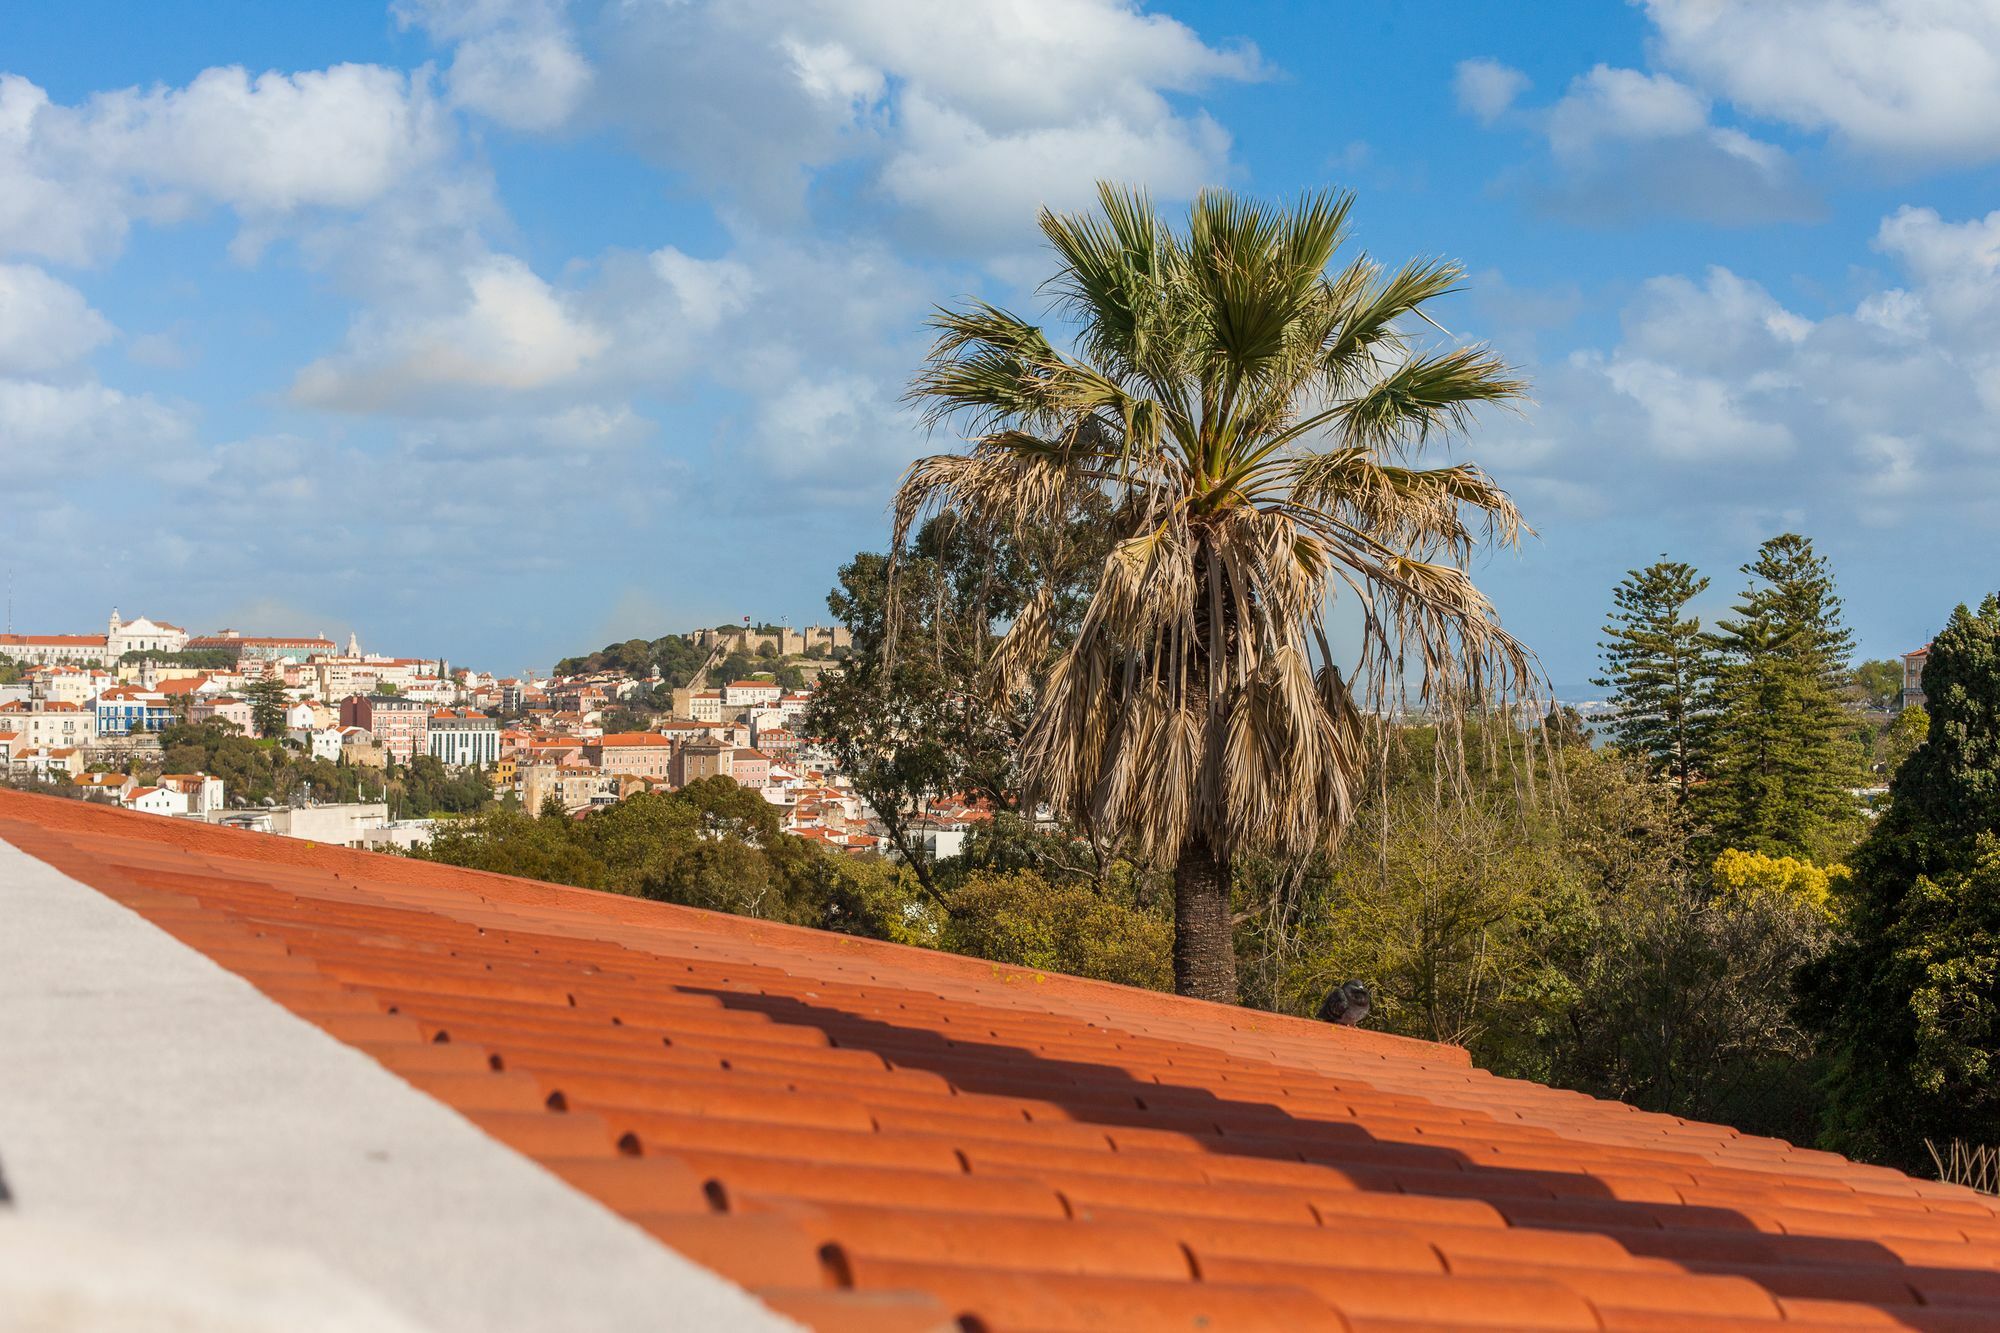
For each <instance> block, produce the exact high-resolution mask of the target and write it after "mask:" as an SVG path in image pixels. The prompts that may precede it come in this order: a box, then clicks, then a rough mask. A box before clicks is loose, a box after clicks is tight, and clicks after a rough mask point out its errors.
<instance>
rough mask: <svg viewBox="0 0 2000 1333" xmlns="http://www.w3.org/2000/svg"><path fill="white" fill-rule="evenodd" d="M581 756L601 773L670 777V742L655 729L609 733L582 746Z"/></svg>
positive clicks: (671, 755)
mask: <svg viewBox="0 0 2000 1333" xmlns="http://www.w3.org/2000/svg"><path fill="white" fill-rule="evenodd" d="M583 757H584V760H585V762H587V763H589V764H590V765H592V766H593V767H595V768H597V769H598V770H600V771H602V772H605V773H628V774H631V775H632V776H633V777H641V778H671V777H672V775H673V759H674V744H673V742H672V741H670V740H668V739H667V738H666V737H665V736H662V735H661V734H659V733H658V732H656V731H628V732H613V733H611V734H610V735H607V736H602V737H599V738H598V739H597V740H596V741H594V742H592V743H590V744H588V745H586V746H584V747H583Z"/></svg>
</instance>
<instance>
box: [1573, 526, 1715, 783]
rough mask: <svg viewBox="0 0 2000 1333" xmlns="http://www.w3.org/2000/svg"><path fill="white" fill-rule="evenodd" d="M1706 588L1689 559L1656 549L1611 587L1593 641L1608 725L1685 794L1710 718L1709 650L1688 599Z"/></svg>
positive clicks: (1711, 664)
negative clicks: (1600, 658)
mask: <svg viewBox="0 0 2000 1333" xmlns="http://www.w3.org/2000/svg"><path fill="white" fill-rule="evenodd" d="M1707 587H1708V580H1707V579H1705V578H1703V577H1701V575H1700V574H1698V573H1696V572H1695V568H1694V566H1692V565H1687V564H1683V563H1681V562H1680V561H1677V560H1668V559H1666V558H1665V557H1664V556H1662V557H1661V558H1660V559H1659V560H1657V561H1655V562H1654V563H1652V564H1650V565H1648V566H1647V567H1646V568H1644V569H1635V570H1633V571H1631V572H1630V573H1628V574H1627V575H1626V576H1625V579H1624V581H1623V582H1622V583H1620V584H1619V585H1618V586H1617V588H1616V589H1614V590H1613V591H1612V594H1611V597H1612V601H1613V603H1614V604H1615V608H1616V609H1614V610H1613V611H1612V613H1611V622H1610V623H1609V624H1607V625H1606V626H1605V627H1604V634H1605V639H1604V642H1603V643H1601V644H1599V645H1598V647H1599V649H1600V650H1601V651H1602V652H1603V654H1604V675H1603V677H1602V678H1601V679H1598V680H1596V681H1594V682H1592V683H1593V684H1596V685H1600V686H1603V687H1605V688H1607V689H1610V690H1611V691H1612V698H1611V701H1612V704H1613V705H1614V706H1615V707H1616V708H1617V710H1618V712H1617V714H1616V715H1615V716H1614V717H1613V719H1612V721H1611V724H1610V727H1609V731H1610V733H1611V738H1612V740H1613V741H1614V742H1616V744H1617V745H1618V747H1619V748H1620V749H1621V750H1624V751H1625V752H1626V753H1627V754H1630V755H1633V756H1635V757H1638V758H1640V759H1642V760H1643V761H1644V762H1645V763H1646V765H1647V767H1648V768H1649V769H1650V770H1651V772H1652V773H1653V775H1654V776H1655V777H1662V778H1665V779H1667V780H1668V781H1670V782H1672V783H1673V784H1674V787H1675V789H1676V790H1677V791H1678V793H1679V795H1680V796H1681V797H1682V798H1683V799H1685V798H1686V796H1687V794H1688V791H1689V788H1690V786H1691V785H1692V783H1693V781H1694V779H1695V777H1696V776H1697V775H1698V774H1699V772H1700V770H1701V762H1702V752H1703V750H1704V749H1705V747H1706V744H1707V739H1708V733H1709V730H1710V726H1711V724H1712V722H1713V718H1714V653H1713V651H1712V650H1711V649H1710V647H1709V646H1708V643H1707V641H1706V639H1705V638H1704V637H1703V635H1702V632H1701V620H1700V619H1699V618H1698V617H1695V616H1690V615H1687V614H1686V611H1687V606H1688V603H1689V602H1691V601H1693V600H1694V599H1695V598H1696V597H1699V596H1700V595H1701V594H1702V592H1703V591H1704V590H1706V589H1707Z"/></svg>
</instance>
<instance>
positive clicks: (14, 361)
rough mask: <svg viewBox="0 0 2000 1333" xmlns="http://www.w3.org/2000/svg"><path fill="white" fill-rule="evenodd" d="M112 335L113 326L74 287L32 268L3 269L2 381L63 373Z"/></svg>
mask: <svg viewBox="0 0 2000 1333" xmlns="http://www.w3.org/2000/svg"><path fill="white" fill-rule="evenodd" d="M111 333H112V329H111V324H110V321H108V320H106V319H105V318H104V316H102V315H100V314H98V313H97V312H96V311H95V310H92V309H91V308H90V303H89V302H88V301H86V300H84V299H83V293H82V292H79V291H78V290H77V289H76V288H74V287H72V286H70V285H69V284H68V283H66V282H61V281H58V280H57V279H55V278H52V277H50V276H49V275H48V274H47V273H44V272H43V271H42V270H41V269H39V268H36V267H34V266H33V265H32V264H0V375H6V374H31V375H32V374H40V373H43V372H47V371H52V370H59V369H61V368H63V367H65V366H68V365H70V364H72V363H74V362H76V361H79V360H81V359H82V358H83V357H84V356H85V355H87V354H88V353H89V352H90V351H91V350H92V349H93V348H95V347H97V346H99V345H100V344H102V343H103V342H104V341H105V340H106V339H107V338H109V337H110V336H111Z"/></svg>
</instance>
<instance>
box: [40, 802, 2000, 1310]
mask: <svg viewBox="0 0 2000 1333" xmlns="http://www.w3.org/2000/svg"><path fill="white" fill-rule="evenodd" d="M0 998H4V1002H5V1013H6V1015H7V1017H6V1018H5V1019H4V1020H0V1042H4V1044H0V1060H4V1062H5V1063H4V1066H0V1068H4V1070H5V1073H4V1076H0V1171H3V1172H4V1179H5V1193H4V1196H0V1197H10V1202H8V1203H5V1204H0V1326H4V1327H8V1328H13V1327H18V1326H20V1325H14V1324H9V1323H8V1319H9V1318H10V1317H11V1314H12V1313H18V1312H20V1311H27V1312H28V1319H29V1323H28V1324H27V1325H26V1326H28V1327H51V1328H54V1327H61V1328H72V1327H77V1328H82V1327H97V1326H111V1325H112V1323H113V1322H114V1320H115V1319H116V1318H119V1317H125V1318H128V1319H129V1318H130V1317H131V1316H132V1315H133V1314H134V1313H135V1312H137V1313H141V1314H148V1315H152V1316H154V1317H156V1318H157V1317H158V1316H159V1315H160V1314H161V1312H162V1311H171V1312H175V1313H176V1314H178V1315H179V1316H182V1317H183V1318H184V1322H183V1323H182V1324H173V1325H165V1324H159V1323H156V1324H149V1325H145V1326H146V1327H156V1326H172V1327H183V1326H185V1327H190V1328H193V1327H226V1328H230V1329H232V1330H234V1329H239V1328H242V1329H251V1328H256V1329H264V1328H269V1329H273V1330H276V1329H281V1328H286V1329H295V1328H311V1329H314V1330H331V1329H341V1330H346V1329H354V1330H361V1329H384V1330H391V1331H392V1333H397V1331H400V1330H431V1331H442V1330H466V1331H467V1333H473V1331H474V1330H479V1331H482V1333H483V1331H484V1330H505V1329H522V1330H529V1329H535V1330H560V1329H579V1330H582V1329H588V1330H593V1333H595V1331H597V1330H610V1329H626V1328H630V1329H641V1328H653V1329H667V1328H674V1329H679V1328H685V1329H735V1328H743V1329H766V1328H768V1329H796V1328H810V1329H822V1330H853V1331H854V1333H918V1331H922V1333H933V1331H937V1330H953V1331H957V1333H968V1331H974V1330H977V1331H982V1333H1002V1331H1003V1330H1007V1331H1012V1330H1022V1331H1026V1330H1037V1331H1040V1333H1051V1331H1053V1330H1072V1331H1075V1333H1107V1331H1108V1330H1126V1329H1131V1330H1204V1331H1205V1333H1221V1331H1223V1330H1253V1329H1255V1330H1284V1331H1285V1333H1297V1331H1298V1330H1319V1329H1326V1330H1353V1331H1354V1333H1419V1330H1457V1329H1472V1328H1507V1329H1614V1330H1658V1329H1700V1330H1707V1331H1708V1333H1722V1331H1724V1330H1739V1329H1740V1330H1772V1331H1775V1330H1781V1329H1782V1330H1793V1331H1796V1330H1805V1329H1823V1330H1837V1329H1838V1330H1852V1329H1857V1328H1905V1329H1919V1330H1938V1331H1939V1333H1944V1331H1945V1330H1953V1331H1958V1330H1967V1331H1969V1330H1991V1329H1996V1328H2000V1201H1996V1200H1994V1199H1992V1198H1988V1197H1983V1196H1980V1195H1977V1194H1974V1193H1972V1192H1970V1191H1967V1190H1964V1189H1959V1188H1956V1187H1950V1186H1945V1185H1940V1184H1934V1183H1930V1182H1925V1181H1919V1180H1913V1179H1911V1178H1909V1177H1907V1176H1904V1175H1901V1174H1899V1173H1897V1172H1895V1171H1890V1170H1886V1169H1881V1168H1876V1167H1868V1166H1861V1165H1857V1164H1855V1163H1853V1162H1850V1161H1846V1160H1844V1159H1842V1158H1839V1157H1836V1156H1832V1155H1829V1154H1827V1153H1823V1152H1815V1151H1811V1150H1808V1149H1804V1148H1797V1147H1794V1146H1792V1145H1790V1144H1787V1143H1782V1142H1777V1141H1773V1140H1769V1139H1758V1138H1750V1137H1746V1136H1744V1135H1741V1134H1739V1133H1737V1132H1735V1131H1734V1130H1731V1129H1728V1128H1725V1127H1723V1126H1719V1125H1706V1124H1696V1123H1691V1122H1688V1121H1684V1120H1678V1119H1673V1118H1670V1117H1666V1116H1660V1115H1652V1114H1646V1113H1642V1112H1639V1111H1636V1110H1633V1109H1631V1108H1630V1107H1626V1106H1623V1105H1619V1104H1617V1103H1612V1102H1604V1101H1597V1100H1593V1099H1592V1098H1589V1097H1585V1096H1582V1095H1580V1094H1576V1093H1571V1092H1562V1091H1557V1090H1554V1089H1550V1088H1546V1087H1542V1086H1539V1085H1536V1084H1533V1083H1523V1082H1514V1081H1509V1080H1505V1079H1499V1078H1495V1077H1492V1076H1491V1075H1488V1074H1486V1073H1483V1072H1481V1071H1480V1070H1478V1069H1475V1068H1473V1067H1472V1066H1471V1064H1470V1063H1469V1061H1468V1059H1467V1057H1466V1054H1465V1052H1464V1051H1462V1050H1460V1049H1458V1048H1455V1047H1450V1046H1438V1045H1430V1044H1425V1043H1419V1042H1413V1041H1406V1040H1402V1039H1398V1038H1393V1037H1388V1036H1383V1035H1380V1034H1375V1033H1370V1032H1367V1031H1365V1030H1358V1029H1348V1028H1333V1027H1329V1026H1326V1025H1322V1024H1316V1023H1311V1022H1305V1021H1302V1020H1297V1019H1292V1018H1287V1017H1279V1016H1274V1015H1270V1014H1263V1013H1258V1012H1254V1011H1250V1010H1244V1009H1234V1008H1227V1007H1221V1006H1217V1005H1211V1004H1205V1003H1201V1002H1198V1001H1192V1000H1183V999H1178V998H1174V997H1170V996H1165V995H1158V994H1153V993H1150V992H1144V991H1136V990H1130V989H1126V988H1123V987H1119V986H1113V985H1108V984H1102V983H1097V982H1086V981H1079V980H1074V979H1069V978H1064V977H1059V976H1051V975H1047V974H1043V973H1038V972H1033V971H1027V970H1022V969H1018V968H1010V967H1004V966H997V965H993V964H989V963H985V962H979V961H975V960H971V959H965V958H958V957H953V956H950V955H946V954H939V953H931V952H925V951H921V950H916V949H908V948H902V947H898V946H894V945H888V944H880V943H874V942H870V941H864V940H859V939H854V938H849V937H845V936H839V935H831V934H822V933H819V932H815V931H809V930H802V929H797V928H792V927H786V926H777V925H771V924H767V923H763V922H758V921H754V920H748V919H741V918H733V917H727V916H719V915H715V914H711V913H706V912H700V911H694V910H690V909H684V908H679V907H673V906H668V905H663V904H658V903H650V902H644V901H639V900H635V899H630V898H622V897H617V896H611V895H605V894H598V893H591V892H586V891H583V890H578V889H569V888H561V887H556V886H553V885H548V884H541V883H535V882H531V881H526V880H518V879H510V878H505V877H501V876H495V875H488V874H482V873H477V872H472V871H463V870H455V869H449V868H443V867H439V866H435V865H431V864H428V863H424V862H420V861H413V860H407V859H402V858H398V857H393V856H382V855H372V854H368V853H362V852H354V851H348V850H344V849H338V848H329V847H318V846H314V845H312V844H309V843H304V842H298V841H292V840H288V839H283V838H278V837H273V836H270V835H264V834H258V833H251V832H239V831H235V830H228V829H221V828H212V827H208V826H205V825H201V824H196V823H191V822H187V821H181V820H173V819H167V818H161V817H155V816H148V815H142V814H134V813H127V812H123V811H117V810H110V809H105V808H102V807H98V806H93V805H89V804H85V803H82V802H77V801H63V800H55V799H51V798H46V797H38V796H30V795H24V794H18V793H13V792H0ZM10 1256H11V1257H10ZM37 1311H40V1312H43V1313H45V1314H47V1313H48V1312H54V1313H52V1314H48V1322H47V1323H45V1324H41V1325H38V1324H35V1323H34V1322H33V1320H34V1318H35V1315H36V1312H37ZM79 1314H82V1315H101V1316H102V1320H101V1323H100V1324H91V1323H88V1322H77V1323H57V1322H55V1321H56V1320H57V1319H59V1318H63V1317H76V1316H79ZM116 1326H118V1327H128V1326H132V1325H130V1324H129V1323H124V1324H117V1325H116Z"/></svg>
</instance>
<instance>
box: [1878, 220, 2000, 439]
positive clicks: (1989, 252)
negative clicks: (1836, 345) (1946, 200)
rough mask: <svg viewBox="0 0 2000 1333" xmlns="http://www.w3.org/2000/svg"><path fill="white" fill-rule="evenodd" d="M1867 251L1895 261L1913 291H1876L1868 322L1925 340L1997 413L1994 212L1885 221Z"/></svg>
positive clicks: (1999, 302)
mask: <svg viewBox="0 0 2000 1333" xmlns="http://www.w3.org/2000/svg"><path fill="white" fill-rule="evenodd" d="M1875 246H1876V248H1877V249H1878V250H1881V251H1882V252H1884V253H1885V254H1889V255H1892V256H1894V257H1895V258H1896V259H1898V260H1900V261H1901V263H1902V266H1903V269H1904V271H1905V272H1906V273H1907V274H1908V275H1909V276H1910V278H1911V279H1912V281H1913V282H1914V284H1915V287H1916V291H1915V293H1914V294H1912V293H1907V292H1901V291H1896V292H1890V293H1884V294H1883V298H1882V300H1881V301H1880V302H1878V304H1877V305H1876V306H1874V307H1872V308H1871V310H1870V314H1871V315H1872V317H1873V319H1874V321H1875V322H1876V323H1877V324H1879V325H1881V326H1882V327H1884V328H1886V329H1890V330H1892V331H1896V332H1901V333H1903V334H1904V336H1905V337H1912V336H1917V337H1920V336H1923V335H1926V334H1929V335H1932V336H1933V337H1934V338H1935V339H1936V340H1937V341H1939V342H1942V343H1943V344H1944V345H1945V346H1946V347H1948V348H1949V349H1950V353H1949V354H1950V356H1951V357H1952V359H1953V361H1954V362H1956V363H1957V364H1958V365H1961V366H1963V367H1964V368H1965V369H1966V371H1967V373H1968V374H1970V375H1971V376H1972V379H1973V383H1974V384H1975V386H1976V387H1977V390H1978V393H1979V397H1980V400H1981V401H1982V402H1984V403H1985V405H1986V407H1987V410H1988V411H1992V412H2000V211H1996V212H1992V213H1988V214H1987V215H1986V216H1985V217H1983V218H1974V219H1972V220H1970V221H1966V222H1946V221H1945V220H1944V219H1942V218H1940V217H1939V216H1938V215H1937V213H1936V212H1935V211H1933V210H1931V209H1928V208H1903V209H1899V210H1898V211H1897V212H1895V213H1894V214H1892V215H1891V216H1889V217H1888V218H1885V219H1884V220H1883V222H1882V226H1881V228H1880V230H1879V231H1877V233H1876V237H1875Z"/></svg>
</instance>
